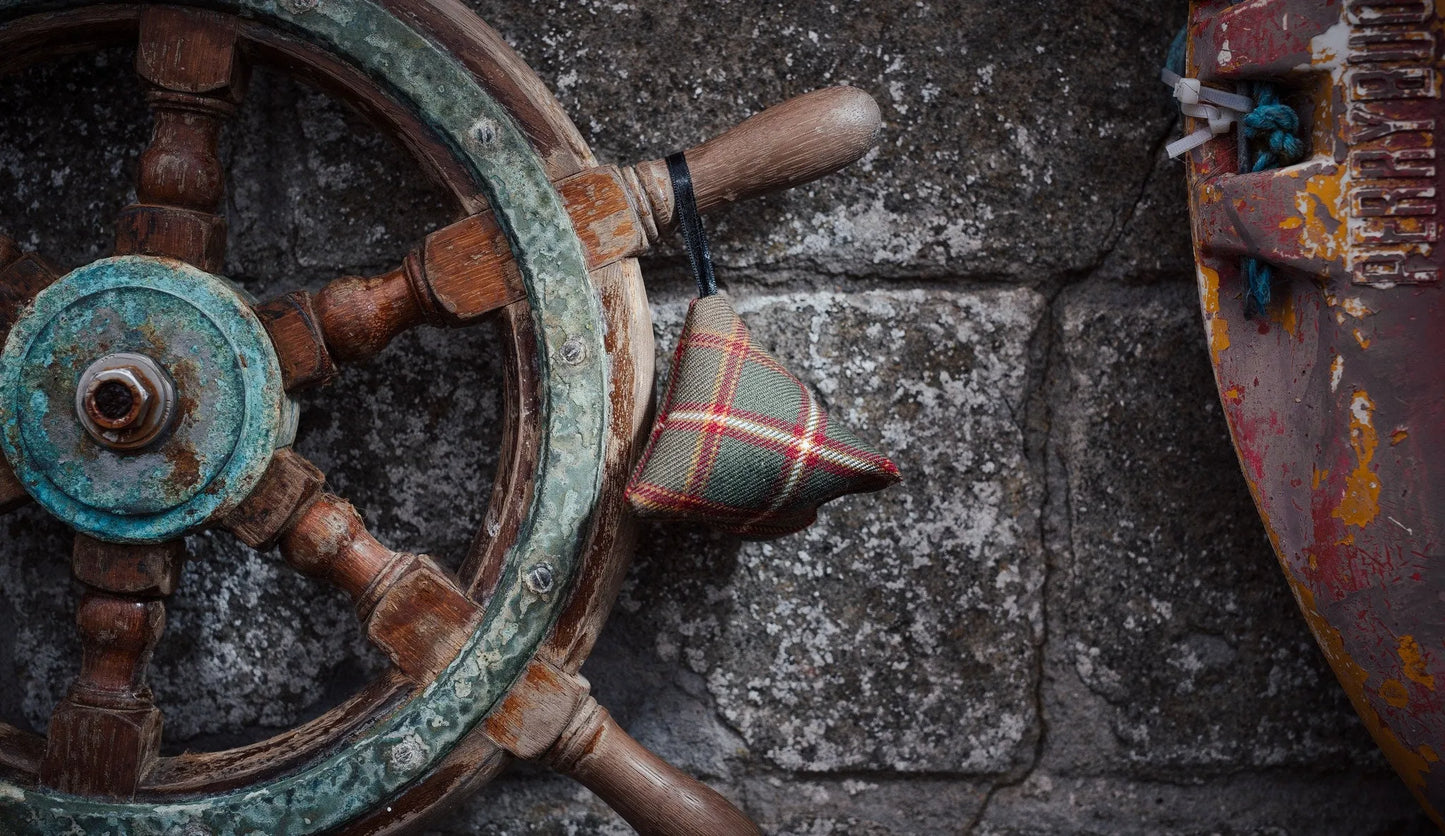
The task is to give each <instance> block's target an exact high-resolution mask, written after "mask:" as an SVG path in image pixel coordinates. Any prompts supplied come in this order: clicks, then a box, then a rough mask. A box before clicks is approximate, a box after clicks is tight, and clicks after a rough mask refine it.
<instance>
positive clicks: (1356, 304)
mask: <svg viewBox="0 0 1445 836" xmlns="http://www.w3.org/2000/svg"><path fill="white" fill-rule="evenodd" d="M1330 304H1334V302H1333V301H1331V303H1330ZM1340 307H1341V308H1344V310H1345V313H1347V314H1349V315H1350V316H1352V317H1354V318H1355V319H1364V318H1365V317H1367V316H1374V315H1375V312H1374V310H1372V309H1371V308H1370V306H1369V305H1366V304H1365V303H1364V301H1363V300H1361V299H1360V298H1359V297H1358V296H1351V297H1350V298H1348V299H1346V300H1345V301H1344V302H1343V303H1341V305H1340Z"/></svg>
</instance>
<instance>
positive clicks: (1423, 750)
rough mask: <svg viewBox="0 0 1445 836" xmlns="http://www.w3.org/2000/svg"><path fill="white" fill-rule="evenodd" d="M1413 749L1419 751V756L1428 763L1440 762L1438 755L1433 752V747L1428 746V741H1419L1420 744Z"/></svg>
mask: <svg viewBox="0 0 1445 836" xmlns="http://www.w3.org/2000/svg"><path fill="white" fill-rule="evenodd" d="M1415 751H1417V752H1419V753H1420V757H1422V758H1424V759H1425V760H1427V761H1429V762H1430V763H1439V762H1440V756H1439V755H1437V754H1436V753H1435V750H1434V749H1432V748H1430V744H1428V743H1421V744H1420V746H1419V747H1418V748H1416V749H1415Z"/></svg>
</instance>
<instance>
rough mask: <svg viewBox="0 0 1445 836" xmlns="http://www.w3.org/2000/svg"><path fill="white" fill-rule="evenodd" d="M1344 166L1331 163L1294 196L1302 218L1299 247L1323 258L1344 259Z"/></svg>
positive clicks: (1311, 177) (1345, 206) (1345, 204)
mask: <svg viewBox="0 0 1445 836" xmlns="http://www.w3.org/2000/svg"><path fill="white" fill-rule="evenodd" d="M1346 176H1347V175H1346V174H1345V173H1344V169H1343V168H1341V167H1338V166H1332V167H1330V168H1328V169H1326V170H1325V171H1322V172H1320V173H1318V174H1314V175H1312V176H1310V177H1308V178H1306V180H1305V184H1304V189H1303V190H1301V191H1300V192H1299V193H1298V194H1297V196H1296V197H1295V209H1296V210H1297V211H1298V213H1299V217H1300V218H1301V219H1302V221H1303V228H1302V229H1301V230H1300V249H1301V250H1302V251H1303V254H1304V255H1306V256H1310V257H1313V258H1318V259H1320V260H1322V261H1342V260H1343V259H1344V256H1345V246H1346V243H1345V235H1346V231H1347V230H1346V227H1345V223H1344V218H1346V217H1347V211H1346V210H1347V209H1348V208H1349V207H1348V197H1347V196H1346V193H1345V182H1344V181H1345V177H1346Z"/></svg>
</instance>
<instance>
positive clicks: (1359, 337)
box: [1354, 328, 1370, 348]
mask: <svg viewBox="0 0 1445 836" xmlns="http://www.w3.org/2000/svg"><path fill="white" fill-rule="evenodd" d="M1354 333H1355V342H1357V343H1359V344H1360V348H1369V347H1370V338H1369V337H1367V336H1365V333H1364V332H1363V331H1361V330H1360V329H1358V328H1356V329H1355V332H1354Z"/></svg>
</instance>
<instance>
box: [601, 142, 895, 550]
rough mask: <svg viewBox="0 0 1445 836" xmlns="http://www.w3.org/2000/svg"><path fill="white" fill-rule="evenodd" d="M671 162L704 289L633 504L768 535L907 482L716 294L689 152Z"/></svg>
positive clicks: (632, 487) (642, 510)
mask: <svg viewBox="0 0 1445 836" xmlns="http://www.w3.org/2000/svg"><path fill="white" fill-rule="evenodd" d="M667 162H668V168H669V172H670V173H671V175H672V182H673V189H674V192H675V195H676V197H677V207H678V209H677V211H678V214H679V219H680V225H681V227H682V231H683V237H684V238H685V239H686V240H687V244H688V258H689V260H690V261H691V262H692V267H693V273H694V275H695V276H696V277H697V279H698V288H699V291H700V293H701V296H700V297H699V298H697V299H695V300H693V302H692V305H691V307H690V308H689V309H688V313H687V322H686V323H685V324H684V326H683V330H682V336H681V338H680V339H679V340H678V345H677V352H676V354H675V355H674V357H673V363H672V377H671V379H670V381H669V383H668V386H667V391H666V393H664V395H663V399H662V405H661V408H660V410H659V412H658V417H657V420H656V421H655V422H654V425H653V430H652V437H651V439H650V440H649V442H648V445H647V449H646V450H644V451H643V454H642V460H641V461H640V462H639V463H638V466H637V470H636V472H635V474H634V475H633V477H632V481H631V483H630V484H629V485H628V487H627V499H628V502H629V503H631V505H632V508H633V510H634V511H635V512H636V513H637V514H638V515H639V516H642V517H653V518H661V519H675V520H689V521H698V522H705V523H708V524H709V525H712V526H714V527H717V528H721V529H723V530H725V531H728V532H730V533H732V534H736V535H738V536H741V537H745V538H748V539H754V540H762V539H769V538H773V537H781V536H783V535H785V534H792V533H793V532H796V531H800V530H802V529H804V528H806V527H808V526H809V525H811V524H812V523H813V521H814V520H815V519H817V516H818V506H819V505H821V504H823V503H824V502H827V501H828V500H830V499H834V498H836V497H839V496H842V495H843V494H848V493H860V492H864V491H876V490H880V489H882V488H886V487H888V486H889V485H892V484H894V483H896V482H898V480H899V478H900V477H899V473H898V467H897V466H896V465H894V464H893V462H891V461H889V460H888V458H887V457H885V456H883V455H882V454H881V453H878V452H877V451H875V450H873V449H872V448H870V447H869V446H868V445H866V444H864V443H863V442H862V441H859V440H858V438H857V437H856V436H854V435H853V433H851V432H849V430H848V429H847V428H846V427H844V426H842V425H840V424H837V423H836V422H834V421H832V420H830V419H829V417H828V414H827V412H825V411H824V410H823V407H822V406H821V405H820V404H819V403H818V399H817V398H816V397H814V395H813V393H812V392H810V391H808V388H807V386H805V385H804V384H803V382H802V381H801V380H799V379H798V378H797V377H796V376H795V375H793V374H792V373H791V372H789V371H788V370H787V369H785V368H784V367H783V366H782V364H780V363H779V362H778V361H777V360H776V359H774V358H773V357H772V355H770V354H768V353H767V352H766V351H764V350H763V349H762V348H760V347H759V346H758V344H757V342H756V341H755V340H754V339H753V336H752V334H751V332H749V331H748V327H747V325H746V324H744V323H743V321H742V319H740V318H739V317H738V315H737V312H736V311H734V310H733V307H732V305H731V304H729V302H728V301H727V300H726V299H724V298H723V297H721V296H718V295H716V293H717V285H716V280H715V279H714V277H713V271H712V259H711V255H710V253H709V252H708V249H707V239H706V236H705V235H704V233H703V232H702V222H701V219H700V218H699V217H698V215H697V211H696V208H695V204H694V201H693V198H692V187H691V178H690V177H689V176H688V173H687V168H686V165H687V164H686V162H685V161H684V160H683V159H682V155H680V154H675V155H673V156H672V157H669V158H668V161H667ZM679 184H681V185H679Z"/></svg>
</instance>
